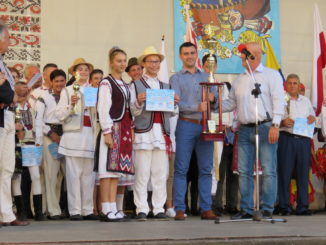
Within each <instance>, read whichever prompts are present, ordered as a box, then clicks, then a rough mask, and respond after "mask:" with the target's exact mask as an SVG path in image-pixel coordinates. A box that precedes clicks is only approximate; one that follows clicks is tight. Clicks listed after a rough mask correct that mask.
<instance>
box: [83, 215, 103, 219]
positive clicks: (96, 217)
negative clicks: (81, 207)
mask: <svg viewBox="0 0 326 245" xmlns="http://www.w3.org/2000/svg"><path fill="white" fill-rule="evenodd" d="M98 219H99V218H98V216H97V215H95V214H89V215H85V216H83V220H98Z"/></svg>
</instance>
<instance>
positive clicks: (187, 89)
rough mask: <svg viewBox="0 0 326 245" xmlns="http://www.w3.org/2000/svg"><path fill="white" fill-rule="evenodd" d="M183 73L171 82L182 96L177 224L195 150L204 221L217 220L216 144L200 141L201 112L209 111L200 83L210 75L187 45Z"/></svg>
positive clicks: (176, 183) (183, 49) (176, 167)
mask: <svg viewBox="0 0 326 245" xmlns="http://www.w3.org/2000/svg"><path fill="white" fill-rule="evenodd" d="M179 54H180V59H181V60H182V63H183V68H182V70H181V71H179V72H178V73H176V74H175V75H173V76H172V77H171V78H170V83H171V85H172V88H173V89H174V90H175V93H176V94H177V95H179V97H180V101H179V120H178V124H177V128H176V157H175V162H174V183H173V187H174V195H173V201H174V207H175V210H176V216H175V220H185V216H184V213H185V209H186V206H185V194H186V189H187V172H188V169H189V162H190V158H191V153H192V151H193V149H195V151H196V155H197V164H198V171H199V179H198V188H199V197H200V203H199V205H200V209H201V218H202V219H216V218H217V216H215V214H214V213H213V212H212V210H211V204H212V200H211V188H212V168H213V151H214V146H213V142H209V141H203V140H201V139H200V134H201V132H202V124H201V120H202V112H204V111H206V110H207V106H208V105H207V102H202V101H201V86H200V83H201V82H207V80H208V76H207V73H204V72H202V71H200V70H199V69H198V68H197V67H196V61H197V58H198V53H197V47H196V46H195V45H194V44H192V43H190V42H186V43H183V44H182V45H181V46H180V49H179ZM208 98H209V101H210V102H211V104H212V105H213V104H214V105H216V103H214V102H216V97H215V96H214V94H213V93H209V95H208Z"/></svg>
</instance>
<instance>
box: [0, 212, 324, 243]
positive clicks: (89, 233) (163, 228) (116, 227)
mask: <svg viewBox="0 0 326 245" xmlns="http://www.w3.org/2000/svg"><path fill="white" fill-rule="evenodd" d="M275 218H282V217H280V216H275ZM223 219H228V217H223ZM287 219H288V222H287V223H276V224H271V223H266V222H252V221H251V222H245V223H239V222H237V223H223V224H214V221H202V220H200V219H199V217H188V218H187V220H186V221H184V222H182V221H174V220H170V221H151V220H150V219H149V220H148V221H146V222H137V221H131V222H119V223H103V222H99V221H79V222H73V221H67V220H64V221H44V222H31V225H29V226H26V227H2V228H1V229H0V244H96V245H98V244H103V245H104V244H128V245H129V244H130V245H131V244H135V245H136V244H137V245H141V244H156V245H159V244H178V245H183V244H188V245H189V244H309V245H312V244H326V229H325V227H326V214H318V215H317V214H315V215H313V216H305V217H302V216H290V217H287Z"/></svg>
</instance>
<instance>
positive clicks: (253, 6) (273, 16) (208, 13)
mask: <svg viewBox="0 0 326 245" xmlns="http://www.w3.org/2000/svg"><path fill="white" fill-rule="evenodd" d="M174 17H175V19H174V23H175V24H174V31H175V53H176V54H178V52H179V50H178V48H179V46H180V44H182V43H183V42H184V41H185V35H186V26H187V19H188V20H189V21H188V22H190V24H191V29H192V36H193V37H194V36H195V37H196V42H197V45H198V50H199V55H200V57H202V56H203V55H204V54H206V53H208V50H207V49H206V45H205V42H204V41H205V40H207V38H208V36H207V32H206V31H207V28H208V24H210V25H212V26H213V28H214V31H215V39H216V40H217V41H218V42H217V45H216V48H217V52H216V55H217V56H218V72H219V73H241V72H242V71H243V68H242V66H241V62H240V59H239V58H238V55H239V53H238V50H237V46H238V45H239V44H240V43H244V42H248V41H256V42H259V43H260V44H261V47H262V49H263V51H264V52H265V51H266V50H267V40H268V41H269V43H270V44H271V45H272V47H273V49H274V51H275V54H276V57H277V59H278V60H279V61H280V34H279V33H280V32H279V0H174ZM188 25H189V24H188ZM188 30H189V28H188ZM188 35H189V34H188ZM188 35H187V36H188ZM188 40H189V38H188ZM175 66H176V67H175V69H176V71H178V70H180V68H181V63H180V60H179V58H178V55H175Z"/></svg>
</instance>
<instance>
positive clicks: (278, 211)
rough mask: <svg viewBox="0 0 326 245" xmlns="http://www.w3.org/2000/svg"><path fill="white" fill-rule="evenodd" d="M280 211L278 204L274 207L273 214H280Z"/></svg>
mask: <svg viewBox="0 0 326 245" xmlns="http://www.w3.org/2000/svg"><path fill="white" fill-rule="evenodd" d="M280 212H281V209H280V206H279V205H276V206H275V207H274V211H273V214H274V215H278V214H280Z"/></svg>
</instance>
